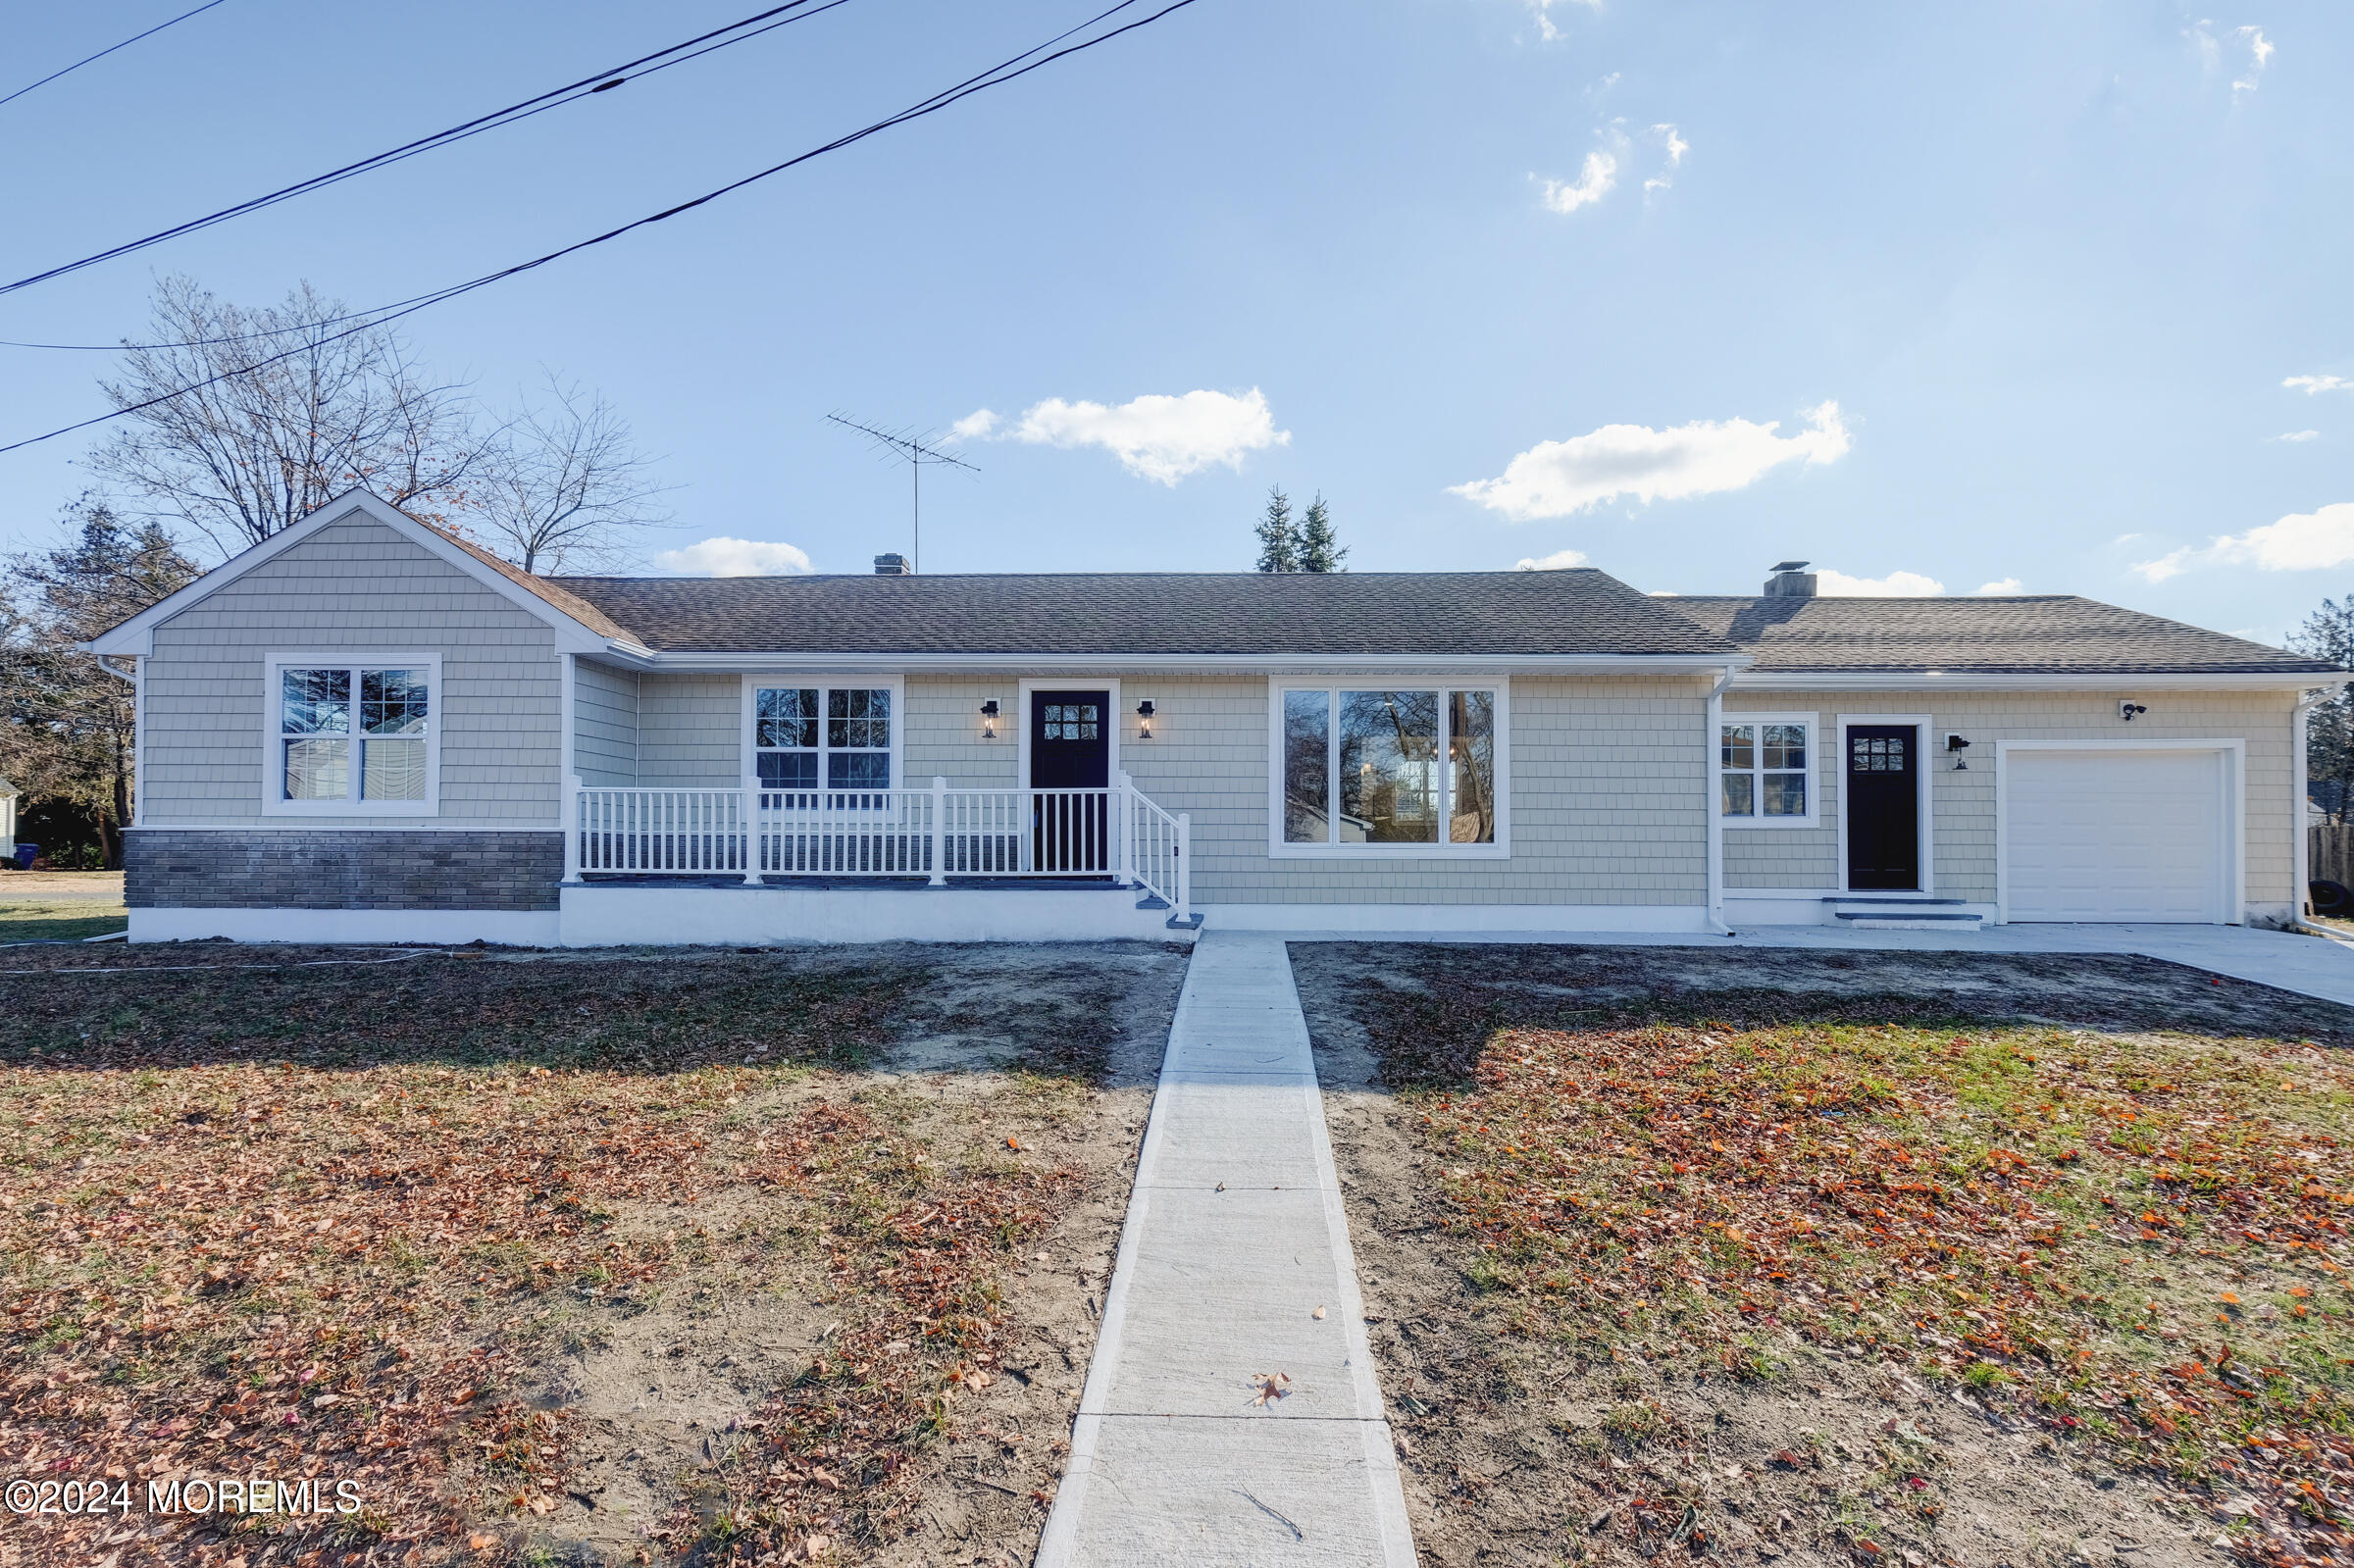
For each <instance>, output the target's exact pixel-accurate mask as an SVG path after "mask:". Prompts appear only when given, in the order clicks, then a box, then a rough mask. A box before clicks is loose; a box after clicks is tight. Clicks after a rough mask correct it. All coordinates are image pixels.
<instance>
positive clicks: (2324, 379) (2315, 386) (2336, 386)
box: [2280, 376, 2354, 397]
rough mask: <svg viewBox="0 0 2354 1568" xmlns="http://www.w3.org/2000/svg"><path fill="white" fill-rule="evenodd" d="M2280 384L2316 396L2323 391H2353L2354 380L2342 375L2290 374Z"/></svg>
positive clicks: (2294, 390)
mask: <svg viewBox="0 0 2354 1568" xmlns="http://www.w3.org/2000/svg"><path fill="white" fill-rule="evenodd" d="M2280 384H2281V385H2282V386H2285V387H2287V388H2288V389H2289V390H2290V391H2292V392H2303V393H2304V394H2305V395H2306V396H2307V397H2318V396H2320V395H2321V394H2322V393H2324V392H2354V381H2349V380H2347V379H2345V378H2344V377H2342V376H2291V377H2289V378H2288V379H2286V380H2284V381H2282V382H2281V383H2280Z"/></svg>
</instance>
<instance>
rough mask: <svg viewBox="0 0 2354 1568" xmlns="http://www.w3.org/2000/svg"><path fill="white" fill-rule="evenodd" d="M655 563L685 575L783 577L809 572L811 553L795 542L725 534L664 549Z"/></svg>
mask: <svg viewBox="0 0 2354 1568" xmlns="http://www.w3.org/2000/svg"><path fill="white" fill-rule="evenodd" d="M654 565H655V567H656V568H658V569H659V570H661V571H664V572H676V573H679V574H680V575H681V576H684V577H699V578H783V577H794V576H797V575H799V574H800V573H803V572H806V571H808V570H809V555H808V552H807V551H805V550H803V549H802V548H801V547H800V546H798V545H795V544H778V543H772V542H769V541H767V540H763V539H731V538H728V537H726V536H725V535H724V534H723V535H722V536H720V537H719V538H715V539H704V540H703V541H702V542H701V543H699V544H690V545H688V546H687V547H686V548H685V549H683V550H664V551H663V552H661V553H660V554H659V555H657V556H655V557H654Z"/></svg>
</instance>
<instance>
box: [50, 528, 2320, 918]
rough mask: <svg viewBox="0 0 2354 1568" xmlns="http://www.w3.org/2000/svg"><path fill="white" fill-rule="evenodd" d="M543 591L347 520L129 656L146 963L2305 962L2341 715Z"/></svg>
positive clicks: (1670, 636)
mask: <svg viewBox="0 0 2354 1568" xmlns="http://www.w3.org/2000/svg"><path fill="white" fill-rule="evenodd" d="M881 565H882V566H883V567H888V568H892V569H893V570H891V571H890V574H889V575H885V574H884V573H883V572H882V571H880V570H879V573H878V575H876V576H873V577H800V578H732V579H720V580H700V579H677V578H661V579H623V578H561V579H545V578H536V577H532V576H530V575H527V574H525V573H523V572H520V571H518V570H516V569H515V568H514V567H511V566H508V565H506V564H504V563H502V562H499V561H496V560H494V559H492V558H491V557H489V556H487V555H485V554H484V553H482V552H481V551H479V550H476V549H475V548H473V547H472V546H470V545H468V544H465V543H463V542H461V541H458V540H455V539H452V538H451V537H449V536H448V535H447V534H445V533H442V532H440V531H436V530H434V529H431V528H428V527H426V526H424V525H422V524H419V523H417V522H416V521H414V520H413V519H410V518H408V517H406V516H404V515H403V514H401V513H400V512H398V511H396V510H394V509H393V508H391V507H389V506H386V505H384V503H382V502H380V501H378V500H376V499H375V498H373V497H371V496H368V495H365V494H354V495H348V496H345V497H342V498H340V499H338V500H336V501H334V502H333V503H331V504H329V505H328V506H325V507H322V508H321V509H320V510H319V511H318V512H316V513H314V514H313V515H312V516H311V517H309V518H308V519H306V520H305V521H304V522H302V523H301V524H299V525H297V526H296V527H294V528H292V529H289V530H288V531H285V532H283V533H281V534H279V535H278V536H277V537H275V538H273V539H271V540H270V541H268V542H267V543H265V544H262V545H258V546H256V547H255V548H253V549H251V550H248V551H246V552H245V553H244V554H243V555H240V556H238V557H237V558H236V559H234V560H232V561H230V562H229V563H228V564H227V565H225V566H223V567H221V568H219V569H218V570H216V571H214V572H212V573H210V574H208V575H207V576H206V577H204V578H203V579H202V580H200V581H199V582H195V583H192V584H190V585H189V586H188V587H186V588H184V589H182V590H181V591H180V592H179V593H177V594H175V595H173V596H172V597H171V598H169V599H167V600H165V601H164V602H163V603H161V604H159V605H157V606H155V607H154V608H153V609H151V610H149V611H147V612H146V613H144V614H142V615H140V616H138V617H137V618H136V619H134V620H132V621H129V622H128V623H126V624H125V625H123V626H122V627H119V628H117V629H116V630H115V631H113V632H108V633H107V634H106V635H104V636H102V637H100V638H97V639H96V640H95V641H93V642H92V643H91V644H90V646H91V648H92V650H93V651H95V652H97V653H99V654H102V655H109V656H115V657H129V658H134V659H135V660H136V661H137V665H136V671H137V690H138V701H139V748H138V768H139V779H138V789H137V811H136V814H135V821H134V823H133V824H132V827H131V829H130V833H129V835H128V848H127V852H126V859H127V861H128V902H129V905H130V911H131V913H130V926H131V935H132V936H133V937H134V938H135V939H139V940H149V939H159V938H171V937H197V936H216V935H219V936H236V937H255V938H297V939H307V940H368V941H378V940H384V941H391V940H436V941H466V940H471V939H475V938H481V939H485V940H489V941H512V942H535V943H555V942H562V943H574V944H583V943H602V942H624V941H627V942H664V941H698V942H766V941H780V940H799V939H813V940H828V939H839V940H851V939H872V938H877V937H890V936H908V937H936V938H987V937H1013V938H1035V937H1058V936H1168V935H1169V933H1170V931H1171V929H1172V928H1174V929H1175V930H1176V931H1177V932H1179V933H1180V934H1187V933H1190V931H1191V929H1192V927H1193V925H1194V923H1195V917H1205V918H1206V919H1207V921H1208V922H1209V923H1211V924H1213V925H1217V926H1222V927H1254V928H1264V929H1274V930H1291V931H1349V930H1359V931H1370V930H1383V931H1398V930H1407V931H1424V932H1447V931H1473V932H1476V931H1580V930H1583V931H1596V930H1621V931H1655V932H1690V933H1704V932H1710V931H1716V930H1721V929H1723V927H1724V926H1725V925H1726V924H1727V923H1729V924H1730V925H1732V926H1735V927H1740V926H1749V925H1757V924H1761V923H1788V922H1799V923H1826V922H1830V921H1834V920H1838V919H1842V918H1848V919H1864V920H1883V921H1884V920H1888V919H1892V918H1893V919H1902V920H1905V921H1907V922H1922V923H1935V922H1939V921H1942V922H1944V923H1946V924H1948V925H1962V926H1974V925H1976V924H1977V923H1978V922H1980V921H1982V920H2021V921H2023V920H2087V921H2094V920H2098V921H2108V920H2167V921H2214V922H2227V923H2241V922H2244V923H2251V924H2280V923H2283V922H2285V921H2287V920H2289V919H2290V918H2291V917H2292V915H2293V914H2294V912H2295V911H2296V910H2297V908H2298V907H2299V903H2300V895H2299V888H2300V886H2301V885H2302V883H2303V881H2304V876H2303V870H2302V866H2301V856H2302V853H2303V848H2302V839H2303V833H2302V831H2301V830H2302V826H2303V825H2302V822H2301V821H2300V820H2299V819H2300V818H2301V816H2302V813H2300V812H2297V811H2295V810H2294V809H2293V808H2294V804H2295V802H2297V801H2299V800H2301V799H2302V798H2303V796H2304V793H2305V789H2304V780H2303V777H2302V774H2303V764H2302V758H2303V746H2302V745H2301V743H2300V731H2301V728H2302V724H2303V712H2304V710H2303V702H2304V699H2305V694H2306V693H2308V692H2312V691H2315V690H2321V689H2334V688H2335V687H2336V686H2337V685H2339V684H2340V683H2342V682H2344V681H2345V680H2346V679H2348V678H2347V676H2346V675H2345V673H2344V672H2342V671H2338V670H2335V669H2333V668H2331V667H2329V666H2327V665H2324V664H2320V663H2317V662H2316V661H2313V660H2310V659H2305V658H2300V657H2297V656H2295V655H2293V654H2289V653H2283V652H2281V651H2280V650H2278V649H2276V648H2268V647H2262V646H2259V645H2257V644H2255V643H2251V642H2246V641H2242V640H2240V639H2238V638H2235V637H2228V636H2223V635H2220V634H2218V633H2215V632H2202V631H2199V630H2196V629H2195V628H2191V627H2186V626H2182V625H2179V624H2177V623H2175V622H2171V621H2165V620H2161V619H2159V618H2157V617H2154V616H2147V615H2140V614H2136V613H2134V612H2131V611H2127V610H2121V609H2117V608H2114V607H2112V606H2109V605H2103V604H2096V603H2092V602H2090V601H2088V600H2083V599H2076V598H2069V597H2059V596H2053V597H2040V596H2039V597H2024V598H1970V599H1876V600H1875V599H1821V598H1816V597H1814V596H1813V588H1814V580H1813V579H1812V578H1810V577H1808V576H1806V575H1805V574H1804V573H1803V572H1799V571H1795V570H1792V571H1786V572H1782V573H1781V574H1780V575H1778V576H1777V577H1775V578H1774V580H1773V581H1772V582H1769V583H1768V584H1767V591H1766V594H1765V595H1763V596H1760V597H1755V598H1749V597H1744V598H1714V597H1712V598H1675V597H1655V596H1650V595H1646V594H1643V593H1640V592H1637V591H1636V590H1634V589H1632V588H1630V587H1628V586H1626V585H1625V584H1624V583H1621V582H1617V581H1616V580H1614V579H1612V578H1611V577H1608V576H1606V575H1604V574H1603V573H1600V572H1596V571H1571V572H1543V573H1536V572H1521V573H1431V574H1391V573H1350V574H1343V575H1332V576H1315V575H1299V576H1260V575H1257V574H1145V573H1136V574H1117V575H1110V574H1068V575H1043V574H1041V575H1010V574H1009V575H993V576H974V577H915V576H906V575H899V574H898V573H897V571H896V557H884V558H882V562H881Z"/></svg>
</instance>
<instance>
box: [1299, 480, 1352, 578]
mask: <svg viewBox="0 0 2354 1568" xmlns="http://www.w3.org/2000/svg"><path fill="white" fill-rule="evenodd" d="M1299 540H1300V566H1299V570H1300V571H1303V572H1346V571H1348V570H1349V569H1348V568H1347V567H1345V566H1343V565H1341V563H1342V562H1343V561H1345V560H1347V559H1348V558H1349V552H1348V550H1347V549H1345V548H1344V547H1343V546H1342V544H1341V538H1340V535H1339V534H1337V533H1335V532H1334V531H1332V509H1331V508H1330V507H1328V506H1326V505H1325V504H1324V492H1323V491H1322V490H1318V491H1317V492H1316V498H1315V499H1314V500H1312V501H1310V502H1308V503H1307V513H1306V515H1305V517H1303V518H1302V519H1301V521H1300V532H1299Z"/></svg>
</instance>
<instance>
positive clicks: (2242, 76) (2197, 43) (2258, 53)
mask: <svg viewBox="0 0 2354 1568" xmlns="http://www.w3.org/2000/svg"><path fill="white" fill-rule="evenodd" d="M2214 26H2215V24H2214V23H2213V22H2212V21H2206V20H2202V21H2200V22H2197V23H2195V24H2193V25H2190V26H2189V27H2186V28H2184V29H2183V32H2182V36H2183V38H2184V39H2185V40H2186V41H2187V42H2188V43H2189V44H2190V47H2191V52H2192V53H2194V54H2196V55H2197V56H2198V57H2199V70H2200V71H2201V73H2203V74H2204V75H2205V76H2209V77H2210V78H2212V77H2214V76H2217V75H2219V74H2220V73H2222V72H2223V70H2224V69H2225V62H2226V58H2229V59H2233V60H2235V61H2236V60H2239V58H2240V57H2243V56H2244V57H2245V58H2244V62H2243V63H2237V64H2234V65H2232V67H2231V70H2232V71H2233V72H2234V73H2235V75H2234V76H2232V78H2231V101H2232V102H2233V103H2237V102H2238V101H2239V99H2240V96H2241V95H2242V94H2243V93H2251V92H2254V91H2255V90H2256V83H2257V80H2258V78H2260V77H2261V76H2263V75H2264V68H2265V67H2267V66H2269V65H2271V64H2272V63H2273V56H2274V55H2276V54H2277V53H2278V52H2279V50H2278V47H2277V45H2275V44H2274V42H2273V41H2272V40H2271V39H2270V38H2267V37H2266V36H2265V35H2264V29H2263V28H2262V27H2259V26H2245V27H2234V28H2232V29H2231V30H2230V32H2229V33H2227V34H2226V35H2224V36H2221V37H2219V36H2217V34H2216V33H2215V32H2214V31H2213V28H2214Z"/></svg>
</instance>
